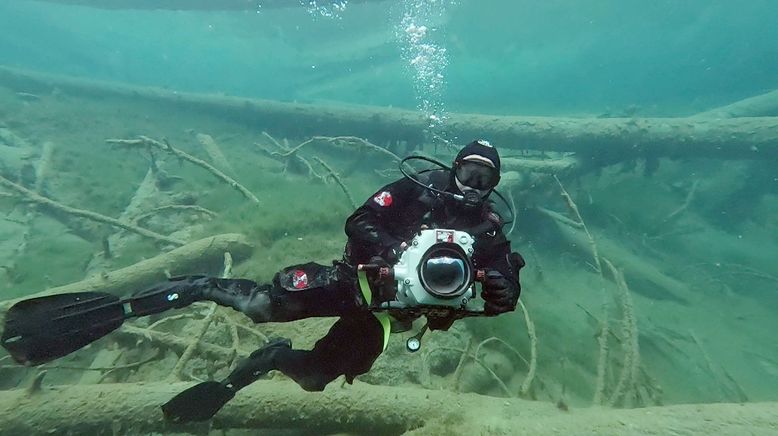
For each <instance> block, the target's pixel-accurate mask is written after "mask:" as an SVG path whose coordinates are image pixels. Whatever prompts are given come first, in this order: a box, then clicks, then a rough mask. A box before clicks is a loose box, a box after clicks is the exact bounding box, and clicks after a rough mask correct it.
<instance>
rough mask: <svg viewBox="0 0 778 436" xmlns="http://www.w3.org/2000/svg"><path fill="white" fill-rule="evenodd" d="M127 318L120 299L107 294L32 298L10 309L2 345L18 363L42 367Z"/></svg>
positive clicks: (77, 294) (82, 345)
mask: <svg viewBox="0 0 778 436" xmlns="http://www.w3.org/2000/svg"><path fill="white" fill-rule="evenodd" d="M124 319H125V316H124V308H123V304H122V302H121V300H120V299H119V297H117V296H115V295H111V294H108V293H105V292H76V293H70V294H59V295H50V296H46V297H38V298H31V299H29V300H24V301H20V302H18V303H16V304H14V305H13V306H12V307H11V308H10V309H9V310H8V313H7V314H6V316H5V328H4V330H3V336H2V345H3V348H5V349H6V350H8V353H10V354H11V356H12V357H13V359H14V360H15V361H16V362H18V363H20V364H23V365H40V364H42V363H46V362H49V361H52V360H54V359H57V358H59V357H62V356H65V355H67V354H69V353H72V352H73V351H76V350H78V349H79V348H82V347H84V346H85V345H87V344H90V343H92V342H94V341H96V340H98V339H100V338H102V337H103V336H105V335H107V334H108V333H110V332H112V331H114V330H116V329H117V328H119V327H120V326H121V325H122V323H123V322H124Z"/></svg>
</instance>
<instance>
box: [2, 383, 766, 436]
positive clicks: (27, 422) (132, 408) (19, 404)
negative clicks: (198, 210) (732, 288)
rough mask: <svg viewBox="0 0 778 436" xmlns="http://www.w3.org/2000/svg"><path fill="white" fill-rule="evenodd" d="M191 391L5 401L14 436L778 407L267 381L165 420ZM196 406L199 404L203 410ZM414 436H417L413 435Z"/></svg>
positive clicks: (442, 424) (359, 429)
mask: <svg viewBox="0 0 778 436" xmlns="http://www.w3.org/2000/svg"><path fill="white" fill-rule="evenodd" d="M190 386H192V385H191V383H164V382H157V383H145V384H144V383H136V384H95V385H75V386H54V387H51V386H46V383H45V380H44V382H43V383H42V384H40V387H39V388H38V389H36V390H34V391H28V390H25V389H15V390H12V391H5V392H3V393H2V395H0V428H2V429H3V433H4V434H6V433H7V434H47V433H49V434H50V433H57V434H146V433H159V434H173V433H195V434H201V433H202V434H205V433H208V431H209V430H211V429H224V430H227V429H282V430H298V431H303V432H306V433H315V434H331V433H339V432H347V433H351V432H355V433H359V434H381V435H399V434H408V435H410V434H418V435H421V434H452V433H453V434H516V433H517V432H518V433H522V434H524V433H526V434H535V435H551V434H554V435H558V434H614V435H616V434H625V433H629V434H668V433H673V434H692V433H694V434H772V433H773V432H774V431H775V429H776V427H778V415H776V414H775V410H776V406H777V405H776V403H746V404H690V405H678V406H666V407H647V408H640V409H632V410H613V409H611V410H607V409H602V408H588V409H571V410H569V411H562V410H559V409H558V408H557V407H556V406H555V405H553V404H550V403H541V402H533V401H526V400H519V399H515V398H511V399H505V398H496V397H487V396H481V395H476V394H456V393H453V392H449V391H441V390H435V391H432V390H425V389H418V388H417V389H414V388H407V387H387V386H373V385H367V384H364V383H357V384H355V385H354V386H349V387H346V388H338V387H336V386H334V385H331V386H330V387H328V388H327V389H326V390H325V391H324V392H321V393H318V392H305V391H303V390H302V389H300V388H299V387H297V386H296V385H295V384H294V383H292V382H282V381H274V380H263V381H259V382H257V383H254V384H253V385H251V386H249V387H247V388H245V389H243V390H241V391H240V393H238V395H237V396H236V397H235V398H234V399H233V400H232V401H230V402H229V403H228V404H227V405H226V406H225V407H224V409H222V410H221V411H220V412H219V413H218V414H217V415H216V417H215V418H214V419H213V420H211V421H209V422H204V423H195V424H174V423H171V422H168V421H165V420H164V418H163V416H162V411H161V410H160V408H159V406H160V405H161V404H163V403H165V402H167V401H168V400H169V399H170V398H172V397H173V396H174V395H176V394H177V393H179V392H181V391H183V390H185V389H186V388H188V387H190ZM193 406H194V405H193ZM406 432H407V433H406Z"/></svg>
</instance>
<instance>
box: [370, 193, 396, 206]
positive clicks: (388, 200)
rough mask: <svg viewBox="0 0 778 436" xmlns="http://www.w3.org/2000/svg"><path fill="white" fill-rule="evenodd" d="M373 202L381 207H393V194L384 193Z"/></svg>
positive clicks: (378, 195) (374, 198)
mask: <svg viewBox="0 0 778 436" xmlns="http://www.w3.org/2000/svg"><path fill="white" fill-rule="evenodd" d="M373 201H375V202H376V204H378V205H379V206H381V207H389V206H391V205H392V194H391V193H390V192H389V191H382V192H380V193H378V194H376V196H375V197H373Z"/></svg>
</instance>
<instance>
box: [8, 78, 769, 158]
mask: <svg viewBox="0 0 778 436" xmlns="http://www.w3.org/2000/svg"><path fill="white" fill-rule="evenodd" d="M0 86H6V87H9V88H12V89H14V90H16V91H24V92H35V93H36V94H40V95H44V94H47V93H51V92H52V91H53V90H55V89H58V90H60V91H64V92H67V93H72V94H73V95H77V96H81V97H92V98H100V99H105V98H110V97H113V98H127V99H130V100H133V101H137V100H146V101H148V102H149V103H153V104H154V105H156V106H157V107H167V108H169V109H171V110H180V111H188V112H201V113H206V114H208V115H210V116H218V117H222V118H224V119H228V120H230V122H237V123H243V124H246V125H249V126H251V127H252V128H254V129H256V130H257V131H258V132H261V131H272V132H282V134H283V135H284V136H287V137H297V138H308V137H312V136H317V135H326V136H339V135H344V134H347V135H352V136H359V137H362V138H365V139H367V140H369V141H370V142H372V143H374V144H384V143H387V142H390V141H407V142H409V143H412V144H422V143H424V142H425V131H426V129H427V127H428V124H429V123H428V120H427V119H425V118H424V117H423V116H422V115H421V114H420V113H419V112H417V111H411V110H403V109H394V108H385V107H370V106H353V105H342V106H332V105H330V106H326V105H314V104H300V103H286V102H278V101H270V100H259V99H250V98H240V97H226V96H217V95H203V94H191V93H181V92H176V91H169V90H164V89H159V88H151V87H141V86H130V85H126V84H116V83H106V82H96V81H94V80H92V79H89V80H85V79H79V78H73V77H63V76H56V75H50V74H43V73H37V72H29V71H22V70H18V69H12V68H8V67H0ZM445 127H446V131H447V132H448V134H449V135H450V136H452V137H454V136H456V137H459V138H480V137H486V138H489V139H490V140H491V141H493V142H494V143H495V144H499V145H500V147H502V148H503V149H513V150H541V151H559V152H576V153H577V154H579V155H580V156H583V157H586V158H591V159H593V160H595V161H596V160H597V159H604V160H607V161H609V162H614V161H619V160H627V159H631V158H638V157H672V158H721V159H776V158H778V117H762V118H731V119H709V118H704V117H690V118H561V117H525V116H499V115H482V114H450V116H449V117H448V119H447V121H446V126H445Z"/></svg>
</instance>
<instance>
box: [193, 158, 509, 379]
mask: <svg viewBox="0 0 778 436" xmlns="http://www.w3.org/2000/svg"><path fill="white" fill-rule="evenodd" d="M449 174H450V173H449V172H447V171H430V172H427V173H423V174H422V175H421V177H422V179H421V180H422V181H423V182H424V183H425V184H427V185H432V186H434V187H436V188H438V189H441V190H446V189H450V188H449V187H450V182H451V180H450V175H449ZM422 225H426V226H428V227H430V228H448V229H455V230H465V231H469V232H471V234H473V235H474V237H475V243H474V253H473V257H472V259H473V263H474V266H475V267H476V268H477V269H484V270H496V271H499V272H500V273H501V274H502V276H504V277H505V278H506V279H507V281H508V283H509V287H510V288H511V289H510V292H511V293H512V295H513V297H514V299H513V300H512V307H513V306H515V303H516V300H517V299H518V296H519V293H520V286H519V276H518V270H519V268H521V266H523V260H521V257H520V256H518V255H517V254H513V255H512V254H511V250H510V243H509V241H508V240H506V238H505V236H504V235H503V233H502V231H501V229H500V225H501V222H500V217H499V216H498V215H497V214H496V213H495V212H494V211H493V210H492V207H491V204H490V203H489V202H485V203H484V204H483V206H482V207H476V208H465V207H463V206H462V205H460V204H457V203H456V201H454V200H452V199H449V198H447V197H443V196H440V195H437V194H435V193H433V192H432V191H430V190H429V189H426V188H424V187H422V186H420V185H419V184H416V183H414V182H413V181H411V180H409V179H405V178H404V179H401V180H398V181H396V182H394V183H391V184H389V185H386V186H384V187H383V188H381V189H380V190H379V191H378V192H376V193H375V194H374V195H373V196H371V197H370V198H369V199H368V200H367V201H366V202H365V203H364V204H363V205H362V206H361V207H359V208H358V209H357V210H356V211H355V212H354V213H353V214H352V215H351V216H350V217H349V218H348V220H347V221H346V226H345V231H346V234H347V235H348V243H347V245H346V250H345V254H344V257H343V260H342V261H335V262H333V265H332V266H325V265H319V264H316V263H307V264H301V265H295V266H291V267H288V268H285V269H283V270H282V271H280V272H278V273H277V274H276V275H275V277H274V279H273V283H272V285H262V286H258V285H256V284H255V283H254V282H251V281H249V280H242V279H213V278H204V277H203V278H198V279H195V280H199V281H200V282H199V284H195V283H190V284H189V285H190V286H191V285H195V287H199V288H200V290H201V292H202V296H201V297H200V298H199V299H207V300H211V301H216V302H217V303H219V304H222V305H225V306H230V307H233V308H235V309H236V310H239V311H241V312H243V313H245V314H246V315H247V316H249V317H250V318H251V319H252V320H254V321H255V322H281V321H293V320H298V319H303V318H310V317H339V319H338V320H337V321H336V322H335V323H334V324H333V325H332V327H331V328H330V330H329V332H328V333H327V335H326V336H324V337H323V338H321V339H320V340H319V341H317V342H316V344H315V346H314V347H313V349H312V350H294V349H291V348H289V347H275V348H273V349H272V351H271V352H272V353H273V355H272V359H271V360H272V369H277V370H280V371H281V372H283V373H284V374H286V375H287V376H289V377H291V378H292V379H294V380H295V381H296V382H297V383H298V384H299V385H300V386H302V387H303V388H304V389H306V390H322V389H324V387H325V386H326V385H327V384H328V383H329V382H331V381H332V380H334V379H335V378H337V377H338V376H340V375H345V376H346V379H347V380H348V381H349V382H351V381H352V380H353V378H354V377H355V376H357V375H360V374H364V373H366V372H367V371H368V370H369V369H370V367H371V366H372V364H373V362H374V361H375V359H376V358H377V357H378V356H379V355H380V354H381V352H382V351H383V336H384V331H383V328H382V326H381V324H380V323H379V322H378V321H377V319H376V318H375V316H374V315H373V314H372V312H370V311H369V310H367V307H366V303H365V301H364V298H363V297H362V294H361V292H360V290H359V288H358V284H357V274H356V265H358V264H360V263H368V262H370V261H371V259H374V258H375V256H380V257H382V258H383V259H385V260H386V261H387V262H389V263H393V262H394V261H395V260H396V259H397V256H398V255H399V254H400V253H399V250H400V244H401V243H402V242H404V241H410V240H411V239H412V238H413V235H414V234H415V233H416V232H418V231H419V230H420V228H421V226H422ZM189 280H191V278H189ZM512 307H511V308H512ZM451 321H453V320H451ZM437 325H438V327H437V328H448V325H450V322H448V323H446V322H443V323H440V322H438V324H437ZM431 327H432V328H433V329H434V328H436V324H434V323H431Z"/></svg>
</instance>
